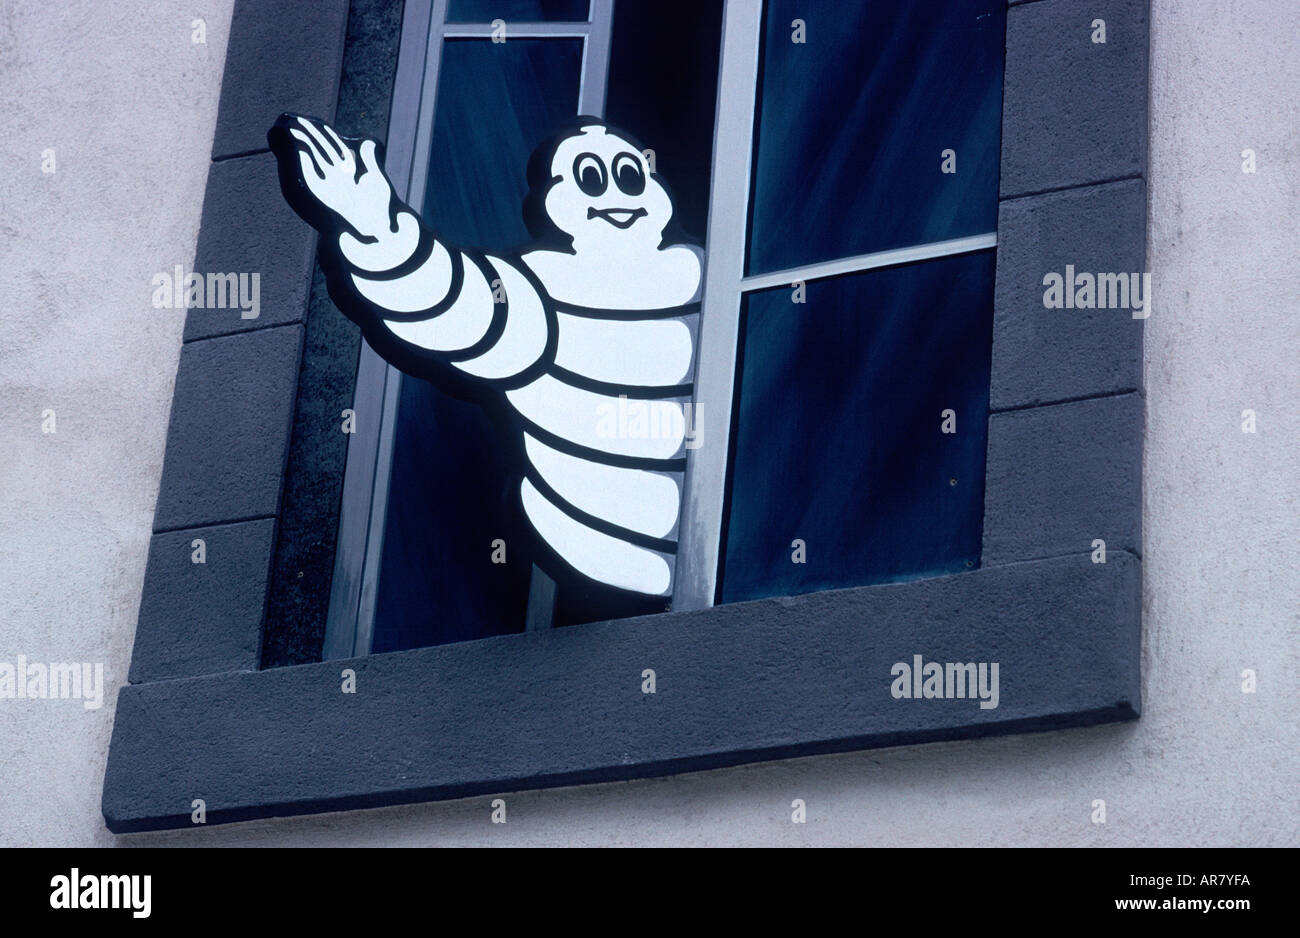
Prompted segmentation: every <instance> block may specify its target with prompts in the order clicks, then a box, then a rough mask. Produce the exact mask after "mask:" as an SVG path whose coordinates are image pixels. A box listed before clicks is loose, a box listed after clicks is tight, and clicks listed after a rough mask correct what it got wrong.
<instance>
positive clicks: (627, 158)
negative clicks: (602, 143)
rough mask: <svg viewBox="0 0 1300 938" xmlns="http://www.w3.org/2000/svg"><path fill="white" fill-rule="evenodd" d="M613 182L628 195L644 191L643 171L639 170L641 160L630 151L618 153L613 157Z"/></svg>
mask: <svg viewBox="0 0 1300 938" xmlns="http://www.w3.org/2000/svg"><path fill="white" fill-rule="evenodd" d="M614 182H616V183H617V184H618V187H619V188H620V189H622V190H623V191H624V192H626V193H627V194H628V195H640V194H641V193H642V192H645V173H643V172H641V161H640V160H639V159H637V158H636V157H635V156H633V155H632V154H631V153H620V154H619V155H618V156H616V157H614Z"/></svg>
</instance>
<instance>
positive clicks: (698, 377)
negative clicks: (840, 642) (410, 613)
mask: <svg viewBox="0 0 1300 938" xmlns="http://www.w3.org/2000/svg"><path fill="white" fill-rule="evenodd" d="M762 9H763V5H762V4H761V3H755V2H753V0H727V4H726V7H725V8H724V10H723V14H722V53H721V59H720V63H719V73H718V106H717V117H716V121H715V124H714V137H713V178H712V181H711V184H710V190H709V193H710V194H709V223H708V239H707V248H708V256H707V260H706V261H705V271H704V295H703V303H702V305H701V312H700V338H699V349H698V351H697V353H696V368H695V402H696V408H697V410H696V413H695V414H694V415H693V421H694V427H695V428H696V430H697V432H698V433H699V434H700V435H699V437H698V439H699V440H700V441H701V442H700V445H699V446H698V447H697V448H695V449H691V450H688V451H687V457H686V458H687V467H686V487H685V492H684V493H683V498H682V517H681V525H680V531H681V535H680V538H679V540H678V546H677V570H676V577H675V580H676V584H675V586H674V588H673V608H674V609H702V608H705V607H707V606H711V605H713V597H714V592H715V590H716V588H717V580H718V561H719V553H718V552H719V545H720V544H721V542H722V507H723V500H724V496H725V494H726V485H727V450H728V447H729V446H730V439H729V437H730V435H731V401H732V394H733V388H732V382H733V379H734V377H735V374H736V341H737V330H738V326H739V324H740V294H741V281H742V280H743V279H744V274H745V237H746V230H747V224H748V217H749V180H750V167H751V165H752V151H753V140H754V104H755V101H756V96H757V86H758V60H759V46H760V42H761V39H762V34H761V28H762V22H763V15H762Z"/></svg>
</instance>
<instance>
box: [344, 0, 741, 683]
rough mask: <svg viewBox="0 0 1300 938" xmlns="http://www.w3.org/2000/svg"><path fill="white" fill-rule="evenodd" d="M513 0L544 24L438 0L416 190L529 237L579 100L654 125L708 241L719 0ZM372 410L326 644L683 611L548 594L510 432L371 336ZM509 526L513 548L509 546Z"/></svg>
mask: <svg viewBox="0 0 1300 938" xmlns="http://www.w3.org/2000/svg"><path fill="white" fill-rule="evenodd" d="M507 6H509V7H511V8H512V9H515V8H517V9H519V10H524V9H525V8H526V9H527V10H528V11H532V12H531V13H529V14H528V15H533V16H537V17H538V21H537V22H526V21H524V22H520V21H516V20H512V19H509V18H507V17H506V16H505V15H504V14H500V15H499V17H498V16H494V17H491V18H490V19H484V20H482V21H481V22H479V23H477V24H474V23H465V22H462V20H463V19H464V18H465V17H468V16H469V13H467V12H465V11H466V10H468V9H471V8H472V9H476V10H482V9H485V8H486V7H492V5H491V4H487V5H486V7H485V6H484V5H482V4H461V5H459V6H458V5H457V4H452V5H451V7H450V8H449V17H450V18H449V21H448V22H447V23H446V24H443V23H442V22H441V21H440V20H439V19H438V17H439V15H440V13H441V7H440V5H438V4H434V5H433V9H432V14H431V23H430V26H429V41H428V51H427V53H426V58H425V64H424V69H423V80H424V82H425V84H424V85H423V89H424V92H425V94H424V95H422V100H421V108H420V113H419V116H418V119H417V127H418V129H417V131H416V134H415V136H414V138H413V149H414V150H415V152H416V154H417V155H416V156H415V157H414V159H415V163H416V165H421V164H423V163H425V162H427V170H425V171H424V172H421V171H420V170H419V169H413V170H412V185H411V187H410V189H409V191H408V193H407V198H408V200H410V201H411V203H412V204H417V203H421V202H422V204H423V207H424V214H425V217H426V218H428V219H430V222H431V224H433V225H435V226H436V229H437V231H438V232H439V234H440V235H442V236H444V237H445V238H446V239H447V240H448V241H450V242H451V243H454V244H467V245H477V246H483V247H485V248H491V249H496V250H501V249H505V248H508V247H512V246H515V245H520V244H524V243H526V242H527V241H529V240H530V237H529V232H528V230H527V229H526V227H525V226H524V223H523V219H522V214H521V211H520V208H521V205H522V203H523V201H524V198H525V195H526V192H527V184H526V179H525V177H526V168H527V164H528V159H529V156H530V154H531V153H532V151H533V149H534V147H536V146H537V144H538V143H539V142H541V141H543V140H545V139H546V138H547V137H548V136H550V135H551V134H552V133H554V131H555V130H556V128H558V127H560V126H562V125H564V124H565V123H568V122H570V121H572V119H573V118H574V117H575V116H576V115H579V114H582V115H591V116H602V115H604V116H607V117H608V119H609V120H610V122H611V123H613V124H616V125H619V126H627V127H631V128H633V129H634V131H635V132H636V133H637V135H638V136H639V137H641V138H642V139H643V140H648V141H653V144H654V150H655V158H656V162H657V163H658V164H659V165H660V166H662V167H664V171H665V174H666V175H670V177H671V178H670V182H671V184H672V186H673V190H674V194H675V197H676V201H677V206H676V219H677V222H678V224H679V226H680V228H681V229H682V230H683V231H685V232H686V233H687V234H688V235H689V236H690V237H692V238H693V239H694V240H697V241H703V236H704V229H705V223H706V217H707V213H708V186H709V177H710V167H711V158H712V148H713V119H714V101H715V98H716V82H717V56H718V48H719V44H720V30H721V22H722V5H721V3H720V2H712V3H694V2H674V3H669V4H658V5H645V4H631V3H628V4H623V5H621V6H617V7H615V5H614V4H612V3H608V2H603V0H598V2H596V3H594V4H593V5H592V7H591V11H590V18H589V19H585V17H586V16H587V12H586V10H585V9H584V10H583V11H582V12H583V16H584V20H583V21H582V22H559V21H558V20H559V19H560V14H561V13H562V12H563V11H565V10H567V11H568V12H569V13H576V8H575V5H574V4H549V5H548V4H542V5H538V4H528V3H517V4H510V5H507ZM584 6H585V5H584ZM543 7H544V8H545V9H542V8H543ZM492 8H493V9H498V10H499V9H500V7H492ZM458 9H459V11H460V12H459V13H458V12H457V11H458ZM542 13H545V14H546V15H545V17H544V18H543V17H542V16H541V14H542ZM483 15H484V16H486V14H483ZM497 18H500V19H502V20H503V21H504V23H505V25H504V27H501V26H493V25H492V23H491V19H497ZM408 28H409V27H408ZM502 29H504V40H505V41H495V42H494V41H493V36H494V35H495V36H496V37H497V39H498V40H500V39H502V38H503V36H502V32H501V30H502ZM421 132H423V133H424V136H420V133H421ZM425 153H427V157H426V156H425V155H424V154H425ZM668 167H672V172H671V173H669V172H668ZM381 382H382V389H381ZM356 411H357V416H358V422H359V423H362V424H373V425H377V426H379V427H381V430H380V432H379V433H378V434H377V435H376V436H375V437H373V438H367V437H364V436H360V435H359V436H358V438H357V440H356V441H355V442H354V443H353V447H354V451H353V452H350V454H349V464H348V471H347V476H346V481H345V492H344V499H343V507H342V512H341V519H340V549H339V551H338V554H337V560H336V572H335V578H334V584H335V586H334V594H333V596H332V597H331V606H330V618H329V623H328V627H327V634H326V640H325V648H326V652H325V653H326V657H350V656H352V655H354V654H361V653H365V652H367V651H369V652H381V651H396V650H400V649H403V648H412V647H419V646H422V645H431V644H441V643H444V642H450V641H459V640H466V639H474V638H483V637H488V636H491V635H496V634H506V633H511V632H519V631H523V630H524V629H525V627H534V628H535V627H550V626H552V625H567V624H574V623H581V622H588V621H593V620H596V619H609V618H617V617H622V616H627V615H634V614H641V613H652V612H662V611H664V609H665V608H666V606H667V604H666V603H665V602H663V601H662V600H659V601H655V600H653V599H648V600H647V599H644V598H641V597H636V596H631V595H627V594H621V593H620V592H618V591H615V590H611V589H607V588H603V587H601V586H600V585H598V584H594V583H592V584H589V585H588V584H583V585H582V586H580V587H578V588H570V589H566V590H562V591H560V592H559V594H558V596H556V597H555V598H554V599H551V596H552V595H554V590H553V587H552V584H551V581H550V579H549V577H547V576H546V575H545V574H544V573H543V572H542V571H541V570H540V569H539V568H538V567H537V566H536V565H535V564H534V563H533V559H532V554H533V550H534V539H533V537H532V535H531V533H530V532H529V530H528V526H527V522H526V521H525V520H524V519H523V517H522V514H521V512H520V510H519V504H518V479H517V477H515V476H514V475H513V474H512V472H511V467H510V465H509V460H508V459H507V458H506V455H505V453H506V450H507V449H508V447H509V446H510V445H511V441H509V440H503V439H502V434H501V431H500V429H499V427H498V426H496V425H495V424H494V421H493V419H492V418H491V417H490V416H489V415H488V414H487V413H485V411H484V409H483V408H481V407H480V406H479V405H478V404H477V403H474V402H467V401H460V400H457V399H455V398H454V397H452V396H449V395H448V394H445V393H443V392H442V391H440V390H439V389H437V388H435V387H433V386H432V385H431V384H429V383H428V382H425V381H421V380H419V379H416V378H411V377H409V376H406V375H403V374H402V373H401V372H399V371H398V370H397V369H395V368H391V367H388V366H386V365H384V364H383V362H382V361H381V360H380V359H379V358H378V356H377V355H376V354H375V353H374V352H373V351H371V350H370V349H369V347H368V346H367V347H366V348H365V349H364V350H363V352H362V362H361V366H360V376H359V380H358V393H357V403H356ZM498 543H499V544H501V545H503V548H504V550H505V551H506V555H505V556H506V558H507V562H506V563H494V562H493V559H494V554H495V555H496V558H497V559H498V560H499V559H500V554H499V552H498V551H497V550H494V548H493V545H494V544H498ZM353 545H360V546H358V547H356V548H353Z"/></svg>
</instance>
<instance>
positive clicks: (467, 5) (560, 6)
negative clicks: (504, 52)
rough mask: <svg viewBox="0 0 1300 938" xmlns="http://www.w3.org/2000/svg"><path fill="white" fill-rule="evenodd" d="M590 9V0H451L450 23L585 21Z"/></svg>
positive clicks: (448, 19)
mask: <svg viewBox="0 0 1300 938" xmlns="http://www.w3.org/2000/svg"><path fill="white" fill-rule="evenodd" d="M589 9H590V5H589V3H588V0H451V4H450V5H449V6H448V8H447V22H448V23H490V22H492V21H493V20H505V21H506V22H507V23H542V22H546V21H547V20H552V21H557V22H561V23H585V22H586V21H587V13H588V11H589ZM509 41H513V40H509Z"/></svg>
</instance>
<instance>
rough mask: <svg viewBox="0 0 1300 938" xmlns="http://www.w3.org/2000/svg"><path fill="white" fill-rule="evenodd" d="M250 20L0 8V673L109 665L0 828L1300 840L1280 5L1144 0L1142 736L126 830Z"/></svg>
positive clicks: (1284, 11) (418, 840) (87, 7)
mask: <svg viewBox="0 0 1300 938" xmlns="http://www.w3.org/2000/svg"><path fill="white" fill-rule="evenodd" d="M230 8H231V0H203V2H202V3H200V4H199V6H198V7H194V6H191V5H189V4H182V3H180V2H179V0H168V2H146V0H130V2H117V3H114V4H111V5H110V4H103V3H100V2H98V0H76V2H65V3H62V4H59V5H51V4H47V3H43V2H40V0H9V2H7V3H5V4H4V7H3V9H0V87H3V88H4V89H5V93H4V95H3V96H2V97H0V170H2V171H0V404H2V406H0V440H3V442H4V456H3V457H0V660H10V661H12V660H13V659H14V657H15V656H16V655H18V654H25V655H26V656H27V657H28V658H29V659H31V660H45V661H63V660H68V661H92V662H93V661H102V662H104V663H105V666H106V671H107V680H108V684H109V687H108V688H107V691H106V694H105V703H104V706H103V708H102V709H100V710H97V711H86V710H84V709H83V708H82V707H81V706H80V705H79V704H77V703H75V702H70V701H26V700H24V701H18V700H0V741H2V742H0V845H15V844H42V845H44V844H50V845H80V844H104V845H108V844H113V843H119V842H120V843H129V844H162V843H165V844H269V843H282V844H293V845H314V844H358V845H360V844H367V845H369V844H411V845H418V844H480V843H498V844H521V845H539V844H770V845H781V844H880V845H895V844H896V845H921V846H930V845H948V844H970V845H986V844H1019V845H1074V844H1082V845H1088V844H1095V845H1178V844H1215V845H1252V844H1273V845H1292V846H1295V845H1297V844H1300V821H1298V820H1297V819H1298V818H1300V786H1297V784H1296V782H1297V768H1298V758H1297V752H1300V730H1298V729H1297V727H1298V726H1300V720H1298V719H1297V717H1300V706H1298V705H1297V694H1296V691H1297V687H1298V684H1297V677H1298V676H1300V668H1297V639H1298V638H1300V635H1298V634H1297V633H1298V630H1297V614H1298V612H1300V604H1298V603H1297V596H1300V572H1298V571H1300V538H1297V518H1298V517H1300V501H1298V499H1297V488H1298V486H1297V482H1298V481H1300V472H1298V471H1297V470H1298V467H1300V456H1298V455H1297V454H1298V453H1300V432H1298V430H1300V428H1298V427H1297V416H1296V412H1297V401H1300V368H1297V365H1296V356H1297V352H1298V351H1300V315H1298V314H1300V271H1297V263H1298V261H1300V228H1298V227H1297V225H1296V222H1295V218H1296V216H1297V213H1298V212H1300V197H1298V195H1300V191H1298V190H1300V4H1296V3H1294V2H1292V0H1236V2H1229V0H1195V2H1190V0H1154V2H1153V11H1152V20H1153V29H1152V91H1151V164H1150V169H1151V172H1150V179H1151V182H1150V233H1149V249H1148V250H1149V266H1150V268H1151V270H1152V272H1153V279H1154V285H1155V302H1154V304H1153V312H1152V316H1151V319H1150V320H1149V321H1148V323H1147V326H1146V330H1147V331H1146V338H1147V351H1146V357H1147V364H1146V376H1147V414H1148V430H1147V444H1146V468H1145V491H1146V496H1145V497H1146V505H1145V569H1144V575H1145V585H1144V593H1145V603H1144V604H1145V638H1144V653H1143V654H1144V698H1145V708H1146V709H1145V714H1144V716H1143V718H1142V719H1141V721H1139V722H1138V723H1135V724H1129V725H1121V726H1107V727H1098V728H1093V729H1085V730H1070V731H1064V732H1056V733H1047V734H1037V735H1028V736H1018V737H1004V738H1000V739H991V740H983V741H976V742H962V743H950V744H936V745H930V746H921V747H910V748H901V749H893V750H877V751H872V752H864V753H857V754H849V755H840V756H826V757H816V758H807V759H798V760H791V761H787V762H780V763H769V764H764V765H757V766H747V767H742V768H736V769H729V770H722V771H716V772H708V773H698V774H693V775H685V776H678V777H675V778H668V779H655V780H648V781H641V782H633V783H619V784H611V785H599V786H589V787H583V788H573V789H560V790H554V791H545V792H533V793H520V794H515V795H507V796H506V800H507V804H508V808H509V821H508V823H507V824H505V825H493V824H491V823H489V809H488V802H489V800H490V799H488V798H475V799H469V800H466V801H460V802H451V803H442V804H432V805H420V806H413V807H407V808H397V809H383V810H375V811H364V812H352V813H348V814H334V815H321V816H316V817H308V818H298V819H290V820H284V821H267V822H250V823H247V824H239V825H232V826H227V827H213V828H209V829H203V830H191V831H183V832H176V833H169V834H160V835H136V836H132V837H123V838H116V837H114V836H113V835H111V834H109V833H108V832H107V830H106V829H105V828H104V826H103V822H102V819H101V817H100V815H99V797H100V787H101V785H102V781H103V772H104V764H105V758H106V754H107V750H108V740H109V734H110V731H111V727H112V718H113V706H112V704H113V700H114V698H115V696H116V690H117V688H118V687H119V686H120V685H121V684H122V682H123V681H124V680H125V676H126V670H127V665H128V660H129V654H130V647H131V641H132V634H133V630H134V626H135V617H136V613H137V609H138V605H139V597H140V588H141V583H142V581H143V575H144V565H145V556H146V551H147V548H148V542H149V529H150V524H151V520H152V515H153V506H154V499H155V497H156V495H157V489H158V479H159V473H160V470H161V466H162V456H163V446H164V442H165V432H166V422H167V414H168V409H169V406H170V400H171V392H172V384H173V380H174V375H175V369H176V362H177V358H178V355H179V349H180V341H181V326H182V321H181V314H180V313H179V312H176V311H165V310H154V309H153V308H152V307H151V306H150V303H149V279H150V277H151V276H152V275H153V274H154V273H155V272H158V271H165V270H170V269H171V268H172V267H173V266H174V265H175V264H177V263H183V264H188V263H189V262H190V260H191V259H192V257H193V252H194V244H195V238H196V235H197V229H198V222H199V213H200V208H201V203H202V195H203V186H204V180H205V176H206V172H207V156H208V151H209V147H210V144H211V138H212V128H213V124H214V120H215V116H216V104H217V95H218V91H219V85H220V77H221V69H222V64H223V56H224V45H225V36H226V30H227V27H228V22H229V16H230ZM195 16H201V17H203V18H204V19H205V20H206V22H207V26H208V34H207V44H206V45H195V44H193V43H192V42H191V37H190V21H191V20H192V19H193V18H194V17H195ZM48 148H53V149H54V150H55V153H56V160H57V171H56V172H55V173H54V174H53V175H45V174H42V172H41V159H42V151H43V150H45V149H48ZM1246 148H1251V149H1253V150H1254V151H1255V152H1256V154H1257V160H1258V167H1259V168H1258V172H1257V173H1256V174H1255V175H1246V174H1243V173H1242V171H1241V151H1242V150H1243V149H1246ZM47 408H48V409H53V410H54V411H55V413H56V419H57V432H56V433H55V434H53V435H49V434H42V432H41V414H42V411H44V410H45V409H47ZM1247 408H1249V409H1253V410H1255V411H1256V412H1257V414H1258V432H1257V433H1256V434H1254V435H1246V434H1243V433H1242V432H1241V412H1242V411H1243V410H1244V409H1247ZM1246 668H1253V669H1255V670H1256V671H1257V672H1258V676H1259V689H1258V692H1257V693H1255V694H1250V695H1247V694H1243V693H1242V692H1241V687H1240V685H1241V678H1240V673H1241V671H1242V670H1243V669H1246ZM794 798H802V799H804V800H805V801H806V803H807V805H808V821H807V824H806V825H794V824H791V823H790V802H791V800H792V799H794ZM1098 798H1101V799H1104V800H1105V801H1106V803H1107V807H1108V818H1107V822H1106V823H1105V824H1104V825H1097V824H1093V823H1092V822H1091V820H1090V816H1091V813H1092V808H1091V804H1092V801H1093V800H1094V799H1098Z"/></svg>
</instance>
